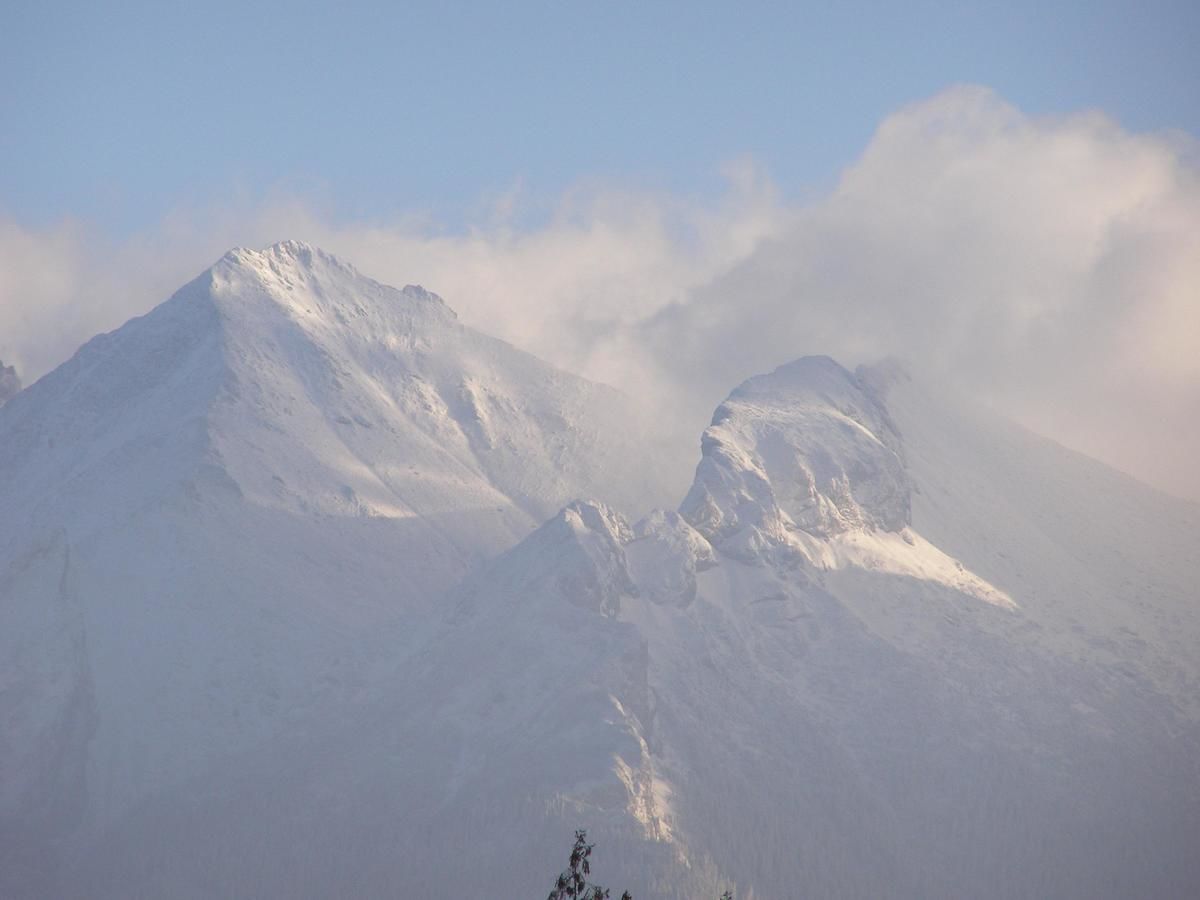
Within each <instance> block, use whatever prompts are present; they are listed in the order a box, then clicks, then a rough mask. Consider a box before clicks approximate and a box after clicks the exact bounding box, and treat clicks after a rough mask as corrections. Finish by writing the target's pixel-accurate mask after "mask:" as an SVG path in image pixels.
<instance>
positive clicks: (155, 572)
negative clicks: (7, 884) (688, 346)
mask: <svg viewBox="0 0 1200 900" xmlns="http://www.w3.org/2000/svg"><path fill="white" fill-rule="evenodd" d="M645 446H646V444H645V442H644V441H642V440H641V439H640V438H639V423H638V422H637V421H636V419H635V417H634V414H633V413H632V412H631V409H630V405H629V404H628V403H627V402H626V401H625V400H624V398H623V397H622V396H621V395H619V394H617V393H616V392H615V391H612V390H610V389H608V388H605V387H601V386H597V385H593V384H590V383H588V382H585V381H583V380H581V379H579V378H576V377H574V376H571V375H568V374H566V373H563V372H560V371H557V370H555V369H553V368H551V367H550V366H548V365H546V364H544V363H541V362H540V361H538V360H536V359H534V358H533V357H530V356H528V355H527V354H525V353H522V352H520V351H518V350H516V349H514V348H512V347H510V346H508V345H506V344H504V343H502V342H499V341H496V340H493V339H491V338H488V337H485V336H483V335H480V334H478V333H476V332H473V331H471V330H470V329H468V328H466V327H464V326H462V325H461V324H460V323H459V322H458V321H457V320H456V318H455V316H454V313H453V312H452V311H451V310H450V309H449V308H448V307H447V306H446V305H445V304H444V303H443V302H442V301H441V300H439V299H438V298H437V297H435V296H433V295H432V294H429V293H427V292H425V291H423V290H422V289H420V288H414V287H409V288H405V289H404V290H403V291H398V290H394V289H392V288H388V287H385V286H382V285H379V284H377V283H375V282H373V281H371V280H369V279H367V278H365V277H363V276H361V275H359V274H358V273H357V272H355V271H354V270H353V269H352V268H350V267H349V266H347V265H346V264H344V263H342V262H340V261H338V260H337V259H335V258H333V257H330V256H327V255H325V254H323V253H321V252H320V251H317V250H314V249H312V248H309V247H307V246H305V245H302V244H296V243H285V244H280V245H277V246H275V247H272V248H270V249H268V250H266V251H262V252H255V251H246V250H237V251H233V252H231V253H230V254H228V255H227V256H226V257H225V258H223V259H222V260H221V261H220V262H219V263H217V264H216V265H215V266H214V267H213V268H212V269H211V270H209V271H207V272H205V273H204V274H203V275H201V276H200V277H199V278H198V279H196V280H195V281H194V282H192V283H191V284H189V285H188V286H186V287H185V288H183V289H182V290H181V291H180V292H179V293H178V294H176V295H175V296H174V297H172V298H171V299H170V300H169V301H167V302H166V303H164V304H163V305H162V306H160V307H159V308H158V309H156V310H154V311H153V312H152V313H150V314H149V315H147V316H145V317H142V318H140V319H137V320H134V321H132V322H130V323H128V324H127V325H126V326H124V327H123V328H121V329H120V330H118V331H116V332H114V333H112V334H108V335H103V336H100V337H98V338H96V339H94V340H93V341H91V342H90V343H89V344H87V345H86V346H85V347H83V348H82V349H81V350H80V351H79V353H78V354H77V355H76V356H75V357H74V358H73V359H71V360H70V361H69V362H68V363H66V364H64V365H63V366H62V367H60V368H59V369H58V370H56V371H55V372H53V373H51V374H50V375H48V376H46V377H45V378H43V379H42V380H41V381H39V382H38V383H36V384H34V385H32V386H31V387H30V388H28V389H27V390H26V391H24V392H22V393H21V394H19V395H17V396H16V397H15V398H13V400H12V401H10V402H9V403H7V404H6V405H5V406H4V407H3V409H2V410H0V473H2V477H0V509H3V510H4V511H5V514H4V515H3V516H2V517H0V601H2V604H3V605H2V607H0V616H2V625H0V690H2V694H0V696H2V698H3V699H2V702H0V750H2V752H3V763H4V765H3V769H4V777H3V780H2V782H0V844H3V845H4V847H5V849H6V850H8V851H9V852H10V854H11V855H12V856H13V857H20V861H18V862H15V863H12V864H10V865H6V866H3V867H0V868H4V869H6V871H8V872H10V873H11V872H13V871H14V870H18V871H19V870H20V869H21V867H23V866H28V867H29V869H30V871H31V872H36V871H38V870H40V869H42V868H44V867H45V865H46V863H45V861H44V860H42V859H41V854H43V852H44V851H45V847H46V846H47V844H49V843H51V841H52V840H53V842H55V843H58V842H59V837H60V836H61V835H60V832H62V831H63V829H65V828H67V827H68V826H70V825H71V824H72V823H78V822H84V823H86V825H85V827H86V828H102V827H104V826H105V823H108V822H110V821H111V820H113V819H114V818H115V817H119V816H120V815H122V814H123V813H124V811H126V810H127V809H129V808H130V807H131V806H132V805H133V804H135V803H137V802H138V801H139V799H140V798H143V797H147V796H150V795H153V794H154V793H155V792H158V791H161V790H164V789H166V788H168V787H169V786H171V785H173V784H177V783H179V782H180V781H181V780H183V779H185V778H190V777H194V776H197V775H198V774H200V773H203V772H204V771H205V770H206V769H207V768H208V767H210V766H212V765H214V764H215V763H216V761H218V760H220V759H223V758H226V757H231V756H235V755H237V754H239V753H243V752H245V751H246V750H248V749H249V748H253V747H255V746H256V745H258V744H260V743H261V742H263V741H265V740H267V739H269V738H270V737H271V736H272V735H275V734H277V733H279V732H280V731H281V730H282V729H284V728H285V727H288V726H290V725H291V724H292V723H295V722H299V721H306V720H308V719H309V718H310V717H311V718H315V719H317V720H319V719H320V717H321V716H322V715H324V711H325V710H327V709H328V708H329V707H330V706H332V705H338V704H342V703H345V702H348V701H350V700H354V699H355V698H359V697H361V696H363V695H365V694H367V693H370V691H371V690H372V684H373V682H372V672H373V671H374V667H375V666H376V665H377V664H378V661H379V660H384V661H385V662H388V663H389V664H390V661H391V660H392V659H393V658H394V657H395V656H396V655H397V654H398V653H402V648H403V647H404V646H406V642H407V641H408V640H409V635H410V634H411V632H412V631H413V629H414V627H415V625H416V623H417V622H419V621H420V619H421V618H422V616H423V615H424V614H425V613H424V611H425V610H426V609H427V607H428V605H429V604H430V603H431V602H432V601H433V599H434V598H435V597H436V596H437V595H438V594H439V593H440V592H441V591H442V590H444V589H446V588H447V587H448V586H450V585H451V584H453V583H454V582H455V581H457V580H458V579H459V578H460V577H462V575H463V574H464V573H465V572H466V571H467V570H468V569H469V568H470V566H471V565H473V564H474V563H476V562H477V561H479V560H480V559H483V558H485V557H487V556H489V555H491V554H494V553H496V552H497V551H500V550H503V549H505V548H507V547H509V546H511V545H512V544H513V543H515V542H516V541H517V540H519V539H520V538H521V537H523V536H524V535H526V534H528V533H529V531H531V530H532V529H533V528H534V527H535V526H536V525H537V524H538V522H540V521H541V520H542V519H543V518H545V517H546V516H548V515H549V514H550V513H552V512H553V511H554V510H555V509H557V508H558V507H559V506H560V505H561V504H562V503H564V502H566V500H568V499H569V498H570V497H571V496H573V495H576V494H586V493H594V492H596V491H597V490H598V489H599V487H600V485H601V484H603V485H604V486H605V488H606V490H608V491H610V496H613V497H615V498H617V502H622V503H626V504H628V506H627V507H626V508H636V507H637V505H639V504H642V503H645V504H649V503H651V502H652V501H653V499H654V496H655V493H654V491H655V481H656V478H655V475H654V468H653V461H651V460H645V459H642V458H641V456H640V453H641V451H642V450H643V449H644V448H645ZM30 877H31V878H32V877H34V876H33V875H30ZM0 893H2V892H0Z"/></svg>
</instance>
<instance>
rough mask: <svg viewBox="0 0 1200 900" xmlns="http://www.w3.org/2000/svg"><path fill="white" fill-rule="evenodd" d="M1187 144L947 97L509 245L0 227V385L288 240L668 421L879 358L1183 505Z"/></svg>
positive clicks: (523, 231)
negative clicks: (783, 188) (869, 129)
mask: <svg viewBox="0 0 1200 900" xmlns="http://www.w3.org/2000/svg"><path fill="white" fill-rule="evenodd" d="M1195 159H1196V153H1195V147H1194V146H1193V145H1191V144H1189V143H1188V141H1187V140H1186V139H1183V138H1178V137H1171V136H1162V135H1134V134H1130V133H1128V132H1126V131H1124V130H1122V129H1121V128H1120V127H1119V126H1117V125H1116V124H1115V123H1113V122H1112V121H1110V120H1108V119H1107V118H1105V117H1103V116H1101V115H1097V114H1087V115H1080V116H1073V117H1067V118H1059V119H1038V118H1031V117H1029V116H1026V115H1024V114H1022V113H1021V112H1020V111H1018V110H1016V109H1014V108H1013V107H1011V106H1009V105H1007V104H1006V103H1004V102H1003V101H1002V100H1001V99H999V98H998V97H996V96H995V95H994V94H993V93H991V92H989V91H987V90H984V89H981V88H956V89H952V90H949V91H947V92H944V93H943V94H940V95H938V96H936V97H934V98H932V99H930V100H928V101H926V102H923V103H919V104H915V105H913V106H911V107H908V108H905V109H902V110H900V111H898V112H897V113H895V114H894V115H892V116H891V117H889V118H888V119H887V120H886V121H885V122H884V123H882V124H881V126H880V127H879V129H878V131H877V133H876V134H875V136H874V137H873V139H872V140H871V142H870V144H869V146H868V147H867V148H866V150H865V152H864V153H863V155H862V157H861V158H860V159H859V160H857V161H856V162H854V163H853V164H852V165H851V166H850V167H849V168H848V169H847V170H846V171H845V172H844V174H843V177H842V179H841V181H840V183H839V184H838V185H837V187H836V188H835V189H834V190H833V191H832V192H831V193H830V194H828V195H827V196H824V197H822V198H819V199H817V200H816V201H813V202H810V203H805V204H785V203H782V202H781V201H780V200H779V198H778V196H777V195H776V193H775V191H774V190H773V188H772V186H771V184H770V182H769V181H768V180H767V179H766V178H765V177H764V176H763V175H762V173H761V172H758V171H757V170H756V169H755V168H754V166H753V165H752V164H751V163H749V162H745V161H743V162H740V163H738V164H736V165H733V166H731V167H730V169H729V172H728V175H729V180H728V188H727V190H726V192H725V194H724V196H722V197H720V198H718V199H717V200H716V201H712V202H701V201H697V200H692V199H681V198H678V197H671V196H665V195H655V194H648V193H645V192H637V191H627V190H621V189H619V188H615V187H613V186H611V185H589V186H583V187H580V188H578V189H576V190H574V191H571V192H569V193H568V194H567V195H566V196H564V197H562V198H559V199H558V200H557V201H556V202H555V203H554V204H553V206H552V208H551V209H550V211H549V213H548V215H546V216H545V217H544V220H543V221H541V222H539V223H538V224H536V225H534V226H529V225H527V224H522V225H518V224H515V223H518V222H523V221H524V220H525V219H526V218H528V217H527V216H525V215H524V214H525V212H527V210H528V206H529V200H528V198H526V197H525V196H524V193H523V191H522V189H521V186H519V185H518V186H516V187H515V188H514V189H513V190H512V191H509V192H504V193H501V194H498V195H497V196H496V197H495V198H494V199H493V201H492V202H491V203H489V204H488V206H487V207H486V208H484V209H482V210H481V212H480V214H479V216H478V220H479V222H480V224H479V225H477V226H476V227H473V228H468V229H465V230H464V231H462V232H460V233H440V232H438V231H437V230H436V229H435V228H434V227H432V226H431V225H430V223H428V222H426V221H423V220H422V219H420V218H413V219H410V220H405V221H400V222H384V223H373V224H362V223H344V222H341V223H339V222H336V221H333V220H331V219H330V218H328V217H326V216H322V215H321V214H319V213H318V212H315V211H314V210H313V209H312V208H311V207H309V206H308V205H306V204H304V203H299V202H289V201H280V202H273V203H268V204H265V205H263V206H261V207H259V208H250V207H247V206H245V205H244V204H243V205H237V204H235V205H233V206H232V208H228V209H223V210H218V211H215V212H214V211H207V212H199V213H198V212H191V213H187V214H184V213H180V214H179V215H176V216H174V217H172V219H171V220H170V221H168V222H165V223H163V225H162V226H161V227H160V228H157V229H155V230H154V231H153V232H152V233H149V234H146V235H140V236H137V237H135V238H133V239H129V240H125V241H120V242H114V241H111V240H107V239H105V238H103V237H101V236H99V235H97V234H96V233H95V232H94V230H92V229H88V228H86V227H85V226H83V225H81V224H79V223H66V224H63V225H60V226H58V227H55V228H50V229H46V230H42V231H30V230H28V229H22V228H21V227H19V226H17V225H16V224H14V223H11V222H9V223H3V222H0V359H12V360H15V361H16V362H17V363H18V365H19V366H20V367H21V368H22V370H23V374H25V375H34V376H36V375H39V374H41V373H42V372H44V371H45V370H46V369H48V368H49V367H50V366H52V365H54V364H56V363H57V362H59V361H61V360H62V359H63V358H65V356H67V355H68V354H69V353H70V352H71V351H72V350H73V349H74V347H75V346H77V345H78V344H79V343H80V342H81V341H83V340H85V339H86V338H87V337H89V336H90V335H91V334H92V333H93V332H95V331H97V330H100V329H107V328H112V327H116V326H117V325H118V324H120V322H121V321H123V319H124V318H126V317H128V316H129V315H132V314H135V313H138V312H142V311H145V310H146V309H148V308H149V307H150V306H152V305H153V304H154V303H155V302H157V301H158V300H161V299H162V298H163V297H165V296H166V295H167V294H168V293H170V291H171V290H172V289H174V288H175V287H177V286H178V285H180V284H182V283H183V282H184V281H186V280H187V279H188V278H190V277H192V276H193V275H195V274H196V273H197V272H198V271H200V270H201V269H202V268H203V267H204V266H205V265H207V264H208V263H210V262H211V261H212V260H213V259H215V258H216V257H217V256H219V255H220V253H221V252H223V251H224V250H225V249H227V248H228V247H229V246H233V245H235V244H242V245H251V246H256V245H262V244H266V243H270V242H272V241H274V240H278V239H281V238H284V237H299V238H303V239H305V240H309V241H312V242H313V243H316V244H319V245H321V246H324V247H326V248H327V249H329V250H332V251H333V252H336V253H339V254H341V255H343V256H344V257H345V258H347V259H348V260H350V261H351V262H353V263H355V265H357V266H358V267H359V268H360V269H362V270H363V271H364V272H367V273H368V274H370V275H372V276H374V277H376V278H378V279H380V280H382V281H388V282H392V283H400V284H403V283H407V282H419V283H422V284H424V285H425V286H426V287H429V288H430V289H432V290H435V291H437V292H438V293H441V294H443V296H445V297H446V298H447V300H448V301H449V302H450V303H451V305H452V306H454V307H455V308H456V309H457V310H458V311H459V313H460V315H461V316H462V317H463V319H464V320H465V321H467V322H469V323H471V324H474V325H476V326H478V327H480V328H482V329H484V330H486V331H489V332H491V333H493V334H497V335H498V336H501V337H504V338H506V339H508V340H510V341H512V342H514V343H516V344H518V345H520V346H523V347H525V348H527V349H530V350H531V351H533V352H535V353H538V354H539V355H541V356H544V357H546V358H548V359H550V360H552V361H553V362H555V363H557V364H559V365H562V366H564V367H566V368H570V369H573V370H575V371H579V372H582V373H583V374H586V375H589V376H591V377H596V378H600V379H602V380H606V381H609V382H612V383H616V384H619V385H620V386H622V387H624V388H626V389H627V390H630V391H632V392H634V393H637V394H640V395H643V396H645V397H647V398H649V399H650V400H651V401H652V402H654V403H655V404H661V405H662V406H663V407H664V408H670V409H672V410H683V411H684V413H683V414H684V417H685V419H686V421H687V423H688V427H689V428H691V429H693V430H698V428H699V427H701V426H702V425H703V424H704V422H703V419H704V417H705V416H706V415H707V412H708V411H709V410H710V409H711V406H712V405H713V404H714V403H715V402H717V401H718V400H719V399H720V398H721V396H723V395H724V393H726V392H727V391H728V389H729V388H730V387H732V386H733V385H734V384H735V383H736V382H737V381H739V380H740V379H741V378H744V377H745V376H747V375H749V374H752V373H754V372H758V371H762V370H765V369H768V368H770V367H772V366H774V365H777V364H779V363H781V362H784V361H786V360H788V359H791V358H794V357H795V356H798V355H801V354H804V353H813V352H823V353H830V354H832V355H834V356H836V357H838V358H840V359H842V360H843V361H844V362H847V363H851V364H852V363H856V362H859V361H863V360H869V359H872V358H876V357H879V356H883V355H888V354H894V355H899V356H902V357H905V358H907V359H909V360H910V361H913V362H914V363H915V364H916V365H917V367H919V368H921V369H923V370H925V371H926V372H928V373H930V374H932V375H933V376H935V377H937V378H939V379H949V380H953V381H955V382H957V383H959V384H961V385H962V386H963V387H964V388H965V389H967V390H970V391H974V392H979V393H982V394H985V395H987V396H988V397H989V398H991V399H992V400H994V401H996V402H997V403H999V404H1000V405H1002V406H1003V407H1004V408H1006V409H1007V410H1009V411H1010V412H1011V413H1013V414H1014V415H1016V416H1018V417H1019V418H1022V419H1024V420H1025V421H1027V422H1028V423H1030V424H1032V425H1034V426H1035V427H1038V428H1039V429H1040V430H1042V431H1044V432H1046V433H1048V434H1050V435H1051V436H1052V437H1056V438H1058V439H1059V440H1061V441H1063V442H1064V443H1067V444H1071V445H1074V446H1077V447H1079V448H1080V449H1083V450H1085V451H1087V452H1090V453H1092V454H1093V455H1096V456H1099V457H1101V458H1104V459H1106V460H1108V461H1110V462H1112V463H1114V464H1116V465H1118V466H1121V467H1122V468H1125V469H1126V470H1128V471H1131V472H1133V473H1135V474H1137V475H1139V476H1140V477H1142V478H1143V479H1145V480H1148V481H1151V482H1152V483H1157V484H1159V485H1160V486H1162V487H1165V488H1167V489H1169V490H1173V491H1175V492H1177V493H1185V494H1188V495H1190V496H1193V497H1196V498H1200V467H1198V466H1195V465H1194V464H1193V462H1192V460H1193V459H1195V458H1197V457H1200V171H1198V168H1197V165H1196V162H1195Z"/></svg>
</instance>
